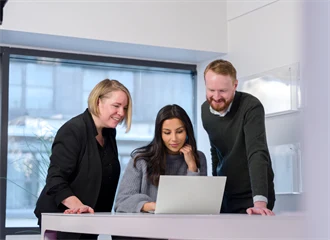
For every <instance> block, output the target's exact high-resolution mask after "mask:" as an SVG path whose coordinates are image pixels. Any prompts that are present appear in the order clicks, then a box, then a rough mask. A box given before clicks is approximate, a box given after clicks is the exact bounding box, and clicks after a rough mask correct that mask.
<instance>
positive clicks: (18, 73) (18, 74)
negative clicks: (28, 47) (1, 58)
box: [9, 63, 25, 85]
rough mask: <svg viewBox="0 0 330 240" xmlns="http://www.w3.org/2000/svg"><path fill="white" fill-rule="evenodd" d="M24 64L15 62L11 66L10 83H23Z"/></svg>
mask: <svg viewBox="0 0 330 240" xmlns="http://www.w3.org/2000/svg"><path fill="white" fill-rule="evenodd" d="M24 67H25V66H24V64H21V63H13V64H10V66H9V77H10V79H11V81H10V83H11V84H12V85H21V84H22V70H23V68H24Z"/></svg>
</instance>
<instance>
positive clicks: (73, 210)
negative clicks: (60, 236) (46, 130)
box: [64, 205, 94, 214]
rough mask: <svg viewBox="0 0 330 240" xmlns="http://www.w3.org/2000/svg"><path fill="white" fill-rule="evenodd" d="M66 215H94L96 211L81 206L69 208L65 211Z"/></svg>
mask: <svg viewBox="0 0 330 240" xmlns="http://www.w3.org/2000/svg"><path fill="white" fill-rule="evenodd" d="M64 213H65V214H80V213H94V209H93V208H91V207H90V206H87V205H81V206H79V207H75V208H69V209H67V210H65V211H64Z"/></svg>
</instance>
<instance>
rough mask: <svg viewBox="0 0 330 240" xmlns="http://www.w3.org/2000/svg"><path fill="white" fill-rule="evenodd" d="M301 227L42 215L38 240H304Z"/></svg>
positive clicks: (213, 219)
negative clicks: (85, 239)
mask: <svg viewBox="0 0 330 240" xmlns="http://www.w3.org/2000/svg"><path fill="white" fill-rule="evenodd" d="M302 223H303V217H302V216H272V217H271V216H257V215H254V216H249V215H245V214H239V215H238V214H235V215H234V214H220V215H170V214H157V215H155V214H146V213H145V214H144V213H140V214H122V213H95V214H80V215H77V214H62V213H43V214H42V229H41V239H42V240H50V239H53V236H54V231H63V232H79V233H92V234H109V235H118V236H132V237H149V238H164V239H171V240H174V239H180V240H182V239H184V240H197V239H198V240H211V239H212V240H215V239H225V240H229V239H233V240H234V239H235V240H239V239H258V240H260V239H266V238H267V239H268V240H269V239H273V240H275V239H281V240H284V239H288V240H289V239H290V240H293V239H297V238H303V235H304V231H303V227H302Z"/></svg>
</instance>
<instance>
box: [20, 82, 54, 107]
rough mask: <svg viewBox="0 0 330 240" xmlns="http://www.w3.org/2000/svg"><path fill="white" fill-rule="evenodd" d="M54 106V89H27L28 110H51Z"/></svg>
mask: <svg viewBox="0 0 330 240" xmlns="http://www.w3.org/2000/svg"><path fill="white" fill-rule="evenodd" d="M52 105H53V89H45V88H38V87H34V88H32V87H29V88H27V89H26V108H27V109H30V108H32V109H51V108H52Z"/></svg>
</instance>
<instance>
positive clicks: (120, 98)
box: [96, 91, 128, 128]
mask: <svg viewBox="0 0 330 240" xmlns="http://www.w3.org/2000/svg"><path fill="white" fill-rule="evenodd" d="M127 105H128V98H127V95H126V93H125V92H123V91H113V92H111V93H108V94H106V95H104V96H103V97H100V98H99V100H98V108H99V112H100V114H99V116H98V117H97V122H96V127H97V128H104V127H105V128H115V127H117V125H118V123H120V122H121V121H122V120H123V119H124V118H125V117H126V111H127Z"/></svg>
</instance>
